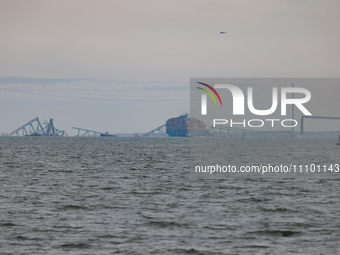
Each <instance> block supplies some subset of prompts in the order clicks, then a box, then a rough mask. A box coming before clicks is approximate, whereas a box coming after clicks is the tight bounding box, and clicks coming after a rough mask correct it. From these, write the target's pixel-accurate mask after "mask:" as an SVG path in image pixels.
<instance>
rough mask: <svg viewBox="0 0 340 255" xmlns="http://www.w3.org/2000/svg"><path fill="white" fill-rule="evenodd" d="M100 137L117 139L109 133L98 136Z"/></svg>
mask: <svg viewBox="0 0 340 255" xmlns="http://www.w3.org/2000/svg"><path fill="white" fill-rule="evenodd" d="M100 136H102V137H117V136H116V135H111V134H109V132H105V134H100Z"/></svg>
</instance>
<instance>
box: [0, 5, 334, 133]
mask: <svg viewBox="0 0 340 255" xmlns="http://www.w3.org/2000/svg"><path fill="white" fill-rule="evenodd" d="M339 11H340V1H337V0H334V1H328V0H322V1H321V0H320V1H315V0H314V1H313V0H295V1H292V0H268V1H264V0H258V1H253V0H235V1H217V0H209V1H202V0H180V1H179V0H171V1H168V0H158V1H151V0H134V1H130V0H121V1H103V0H102V1H86V0H74V1H61V0H59V1H47V0H43V1H34V0H29V1H27V0H25V1H16V0H10V1H5V0H0V35H1V39H0V100H1V101H0V108H1V110H0V132H11V131H13V130H14V129H16V128H17V127H19V126H21V125H22V124H24V123H26V122H27V121H29V120H31V119H33V118H34V117H37V116H38V117H39V118H40V119H49V118H54V119H55V125H56V127H57V128H59V129H65V130H66V131H67V132H68V133H69V134H75V131H72V129H71V127H73V126H76V127H83V128H88V129H93V130H98V131H110V132H113V133H116V132H129V133H131V132H147V131H149V130H151V129H153V128H155V127H157V126H159V125H162V124H164V123H165V121H166V120H167V119H168V118H170V117H175V116H178V115H179V114H182V113H185V112H188V111H189V81H190V78H191V77H340V75H339V74H340V72H339V71H340V49H339V48H340V47H339V46H340V29H339V26H340V17H339V16H340V15H339ZM220 31H227V34H225V35H221V34H220ZM8 77H16V78H8ZM18 77H22V78H18ZM23 78H31V79H23ZM321 90H322V88H321ZM329 93H330V94H331V95H332V96H336V95H338V96H339V97H340V88H339V91H331V92H329ZM336 93H337V94H336ZM325 100H327V99H325Z"/></svg>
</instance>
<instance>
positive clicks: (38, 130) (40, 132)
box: [8, 117, 68, 136]
mask: <svg viewBox="0 0 340 255" xmlns="http://www.w3.org/2000/svg"><path fill="white" fill-rule="evenodd" d="M43 125H44V126H43ZM43 125H42V124H41V122H40V120H39V118H38V117H36V118H34V119H32V120H30V121H29V122H27V123H26V124H24V125H22V126H21V127H19V128H17V129H16V130H14V131H12V132H11V133H9V134H8V136H20V133H21V134H22V136H68V134H67V133H66V131H65V130H59V129H57V128H56V127H55V126H54V124H53V119H50V121H49V122H47V121H46V120H44V122H43Z"/></svg>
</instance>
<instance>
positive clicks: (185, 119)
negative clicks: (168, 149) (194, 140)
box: [165, 114, 205, 137]
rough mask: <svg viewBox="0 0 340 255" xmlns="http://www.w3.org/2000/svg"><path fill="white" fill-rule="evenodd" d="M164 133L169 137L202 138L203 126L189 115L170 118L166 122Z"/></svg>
mask: <svg viewBox="0 0 340 255" xmlns="http://www.w3.org/2000/svg"><path fill="white" fill-rule="evenodd" d="M165 126H166V133H167V134H168V135H169V136H171V137H190V136H203V135H204V132H205V124H204V123H203V122H202V121H200V120H198V119H195V118H190V117H189V114H185V115H182V116H179V117H177V118H171V119H168V120H167V121H166V125H165Z"/></svg>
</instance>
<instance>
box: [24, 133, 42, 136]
mask: <svg viewBox="0 0 340 255" xmlns="http://www.w3.org/2000/svg"><path fill="white" fill-rule="evenodd" d="M25 136H41V134H39V133H32V134H30V135H25Z"/></svg>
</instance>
